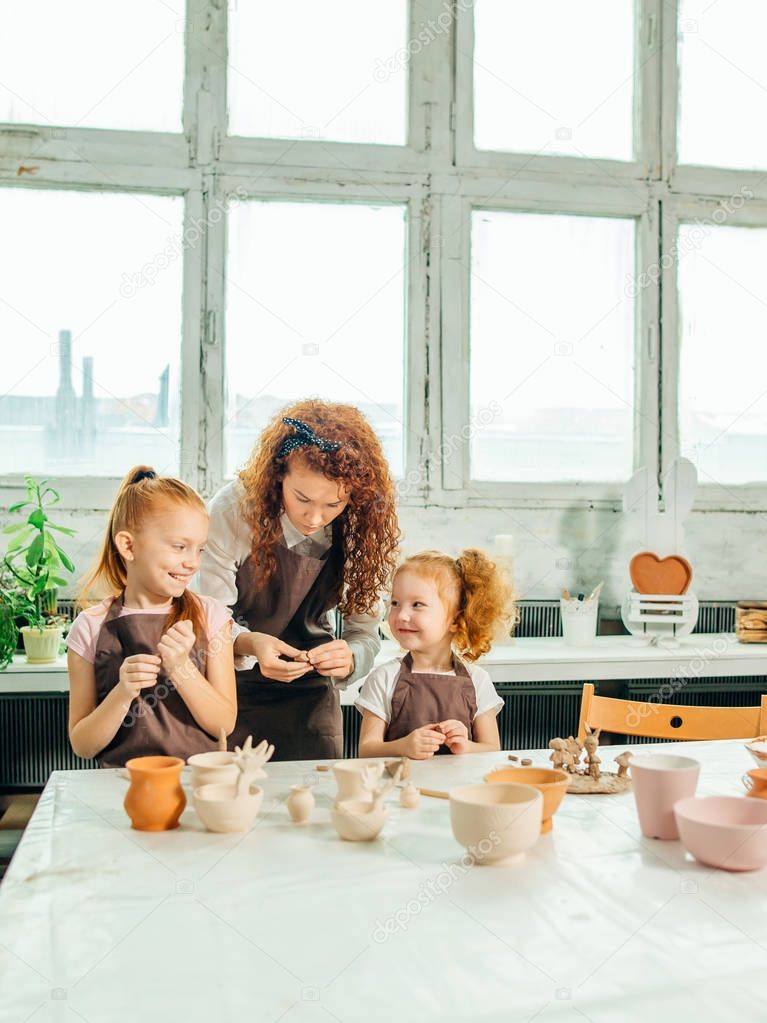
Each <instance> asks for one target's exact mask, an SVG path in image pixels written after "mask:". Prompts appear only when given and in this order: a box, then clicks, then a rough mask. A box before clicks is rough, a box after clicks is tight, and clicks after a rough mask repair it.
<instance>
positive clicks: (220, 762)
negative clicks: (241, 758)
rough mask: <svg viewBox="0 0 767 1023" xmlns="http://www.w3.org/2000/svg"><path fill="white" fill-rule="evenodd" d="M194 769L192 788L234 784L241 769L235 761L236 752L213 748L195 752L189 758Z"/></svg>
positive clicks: (189, 763)
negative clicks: (206, 751) (205, 751)
mask: <svg viewBox="0 0 767 1023" xmlns="http://www.w3.org/2000/svg"><path fill="white" fill-rule="evenodd" d="M187 765H188V766H189V767H190V768H191V769H192V778H191V783H192V788H193V789H199V788H200V787H201V786H202V785H234V783H235V782H236V781H237V776H238V775H239V773H240V771H239V768H238V767H237V765H236V764H235V762H234V753H228V752H226V750H211V751H210V752H209V753H195V754H194V756H191V757H189V758H188V760H187Z"/></svg>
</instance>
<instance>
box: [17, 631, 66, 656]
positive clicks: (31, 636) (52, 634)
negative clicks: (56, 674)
mask: <svg viewBox="0 0 767 1023" xmlns="http://www.w3.org/2000/svg"><path fill="white" fill-rule="evenodd" d="M63 634H64V629H63V628H62V626H61V625H46V626H45V628H44V629H34V628H32V626H31V625H24V626H22V628H21V635H22V638H23V640H24V650H25V651H26V655H27V663H28V664H53V663H54V661H55V660H56V658H57V657H58V656H59V646H60V645H61V637H62V636H63Z"/></svg>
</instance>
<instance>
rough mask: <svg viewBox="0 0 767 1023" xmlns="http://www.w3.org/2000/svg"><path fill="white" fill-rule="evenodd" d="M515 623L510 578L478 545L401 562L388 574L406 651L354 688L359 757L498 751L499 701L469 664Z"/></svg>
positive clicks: (398, 635)
mask: <svg viewBox="0 0 767 1023" xmlns="http://www.w3.org/2000/svg"><path fill="white" fill-rule="evenodd" d="M514 621H515V610H514V604H513V596H512V591H511V587H510V585H509V582H508V580H507V579H506V577H505V576H504V574H503V573H502V572H501V571H500V570H499V569H498V568H497V567H496V565H495V564H494V563H493V562H492V561H491V560H490V559H489V558H488V557H487V555H486V554H484V553H483V552H482V551H480V550H477V549H474V548H470V549H468V550H465V551H463V552H462V553H461V554H460V555H459V556H458V557H457V558H451V557H450V556H449V555H447V554H442V553H441V552H439V551H422V552H421V553H420V554H415V555H413V556H412V557H410V558H408V559H407V560H406V561H405V562H404V563H403V564H402V565H401V566H400V567H399V569H398V570H397V572H396V574H395V577H394V582H393V586H392V594H391V604H390V611H389V625H390V627H391V631H392V635H393V636H394V638H395V639H396V640H397V642H398V643H399V644H400V646H401V647H402V648H403V650H405V651H406V653H405V655H404V656H403V657H397V658H395V659H394V660H392V661H389V662H388V663H386V664H382V665H380V666H379V667H377V668H376V669H375V670H374V671H372V672H371V673H370V674H369V675H368V677H367V678H366V680H365V682H364V684H363V686H362V689H361V691H360V695H359V697H358V699H357V701H356V707H357V709H358V710H359V711H360V712H361V714H362V728H361V732H360V740H359V755H360V756H361V757H381V756H405V757H410V758H411V759H413V760H426V759H428V758H429V757H433V756H434V754H435V753H437V754H439V753H484V752H491V751H493V750H498V749H500V748H501V742H500V738H499V735H498V723H497V721H496V717H497V715H498V713H499V711H500V710H501V708H502V707H503V700H502V699H501V698H500V696H498V694H497V692H496V690H495V686H494V685H493V682H492V679H491V678H490V676H489V675H488V673H487V672H486V671H485V670H484V669H483V668H480V667H478V666H477V665H476V664H475V663H474V662H475V661H476V660H477V658H478V657H481V656H482V655H483V654H486V653H487V652H488V651H489V650H490V647H491V644H492V640H493V637H494V636H495V635H496V633H498V632H500V627H501V626H502V625H506V626H507V628H508V629H510V627H511V625H512V623H513V622H514ZM507 634H508V631H507Z"/></svg>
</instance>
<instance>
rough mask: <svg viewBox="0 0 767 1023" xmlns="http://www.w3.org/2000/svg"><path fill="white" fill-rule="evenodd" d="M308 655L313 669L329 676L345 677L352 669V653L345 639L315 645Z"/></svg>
mask: <svg viewBox="0 0 767 1023" xmlns="http://www.w3.org/2000/svg"><path fill="white" fill-rule="evenodd" d="M308 655H309V663H310V664H311V666H312V667H313V668H314V670H315V671H318V672H319V673H320V675H327V676H328V677H329V678H346V677H347V676H348V675H351V673H352V671H353V669H354V654H353V653H352V651H351V647H350V646H349V644H348V643H347V642H346V640H345V639H334V640H332V642H330V643H323V644H322V646H316V647H314V649H313V650H309V651H308Z"/></svg>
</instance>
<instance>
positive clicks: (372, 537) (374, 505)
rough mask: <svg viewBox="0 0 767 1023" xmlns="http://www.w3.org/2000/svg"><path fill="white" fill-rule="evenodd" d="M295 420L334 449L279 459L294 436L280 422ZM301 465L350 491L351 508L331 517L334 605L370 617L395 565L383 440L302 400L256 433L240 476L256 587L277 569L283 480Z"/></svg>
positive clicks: (353, 420)
mask: <svg viewBox="0 0 767 1023" xmlns="http://www.w3.org/2000/svg"><path fill="white" fill-rule="evenodd" d="M285 416H287V417H290V418H293V419H300V420H302V421H303V422H304V423H306V425H307V426H309V427H311V429H312V430H313V431H314V432H315V433H316V434H317V435H318V436H319V437H321V438H322V439H323V440H328V441H331V442H336V443H337V444H338V448H336V449H335V450H330V451H321V450H320V449H319V448H318V447H316V446H314V445H306V446H305V447H300V448H298V450H296V451H291V452H290V453H288V454H286V455H281V454H280V449H281V447H282V445H283V443H284V442H285V441H286V440H288V439H289V438H291V437H295V436H296V431H295V430H294V428H293V427H292V426H289V425H287V424H286V423H283V421H282V420H283V417H285ZM296 465H301V466H303V467H305V468H307V469H310V470H311V471H313V472H317V473H320V475H322V476H324V477H325V478H326V479H329V480H333V481H335V482H337V483H338V484H339V485H340V486H342V487H344V488H345V489H346V490H348V491H349V493H350V497H349V503H348V504H347V506H346V508H344V510H343V511H342V512H341V514H340V515H339V516H338V518H336V519H334V520H333V547H334V551H335V554H336V556H337V557H338V559H339V569H340V571H339V579H338V586H337V589H336V592H335V594H333V603H332V604H331V606H334V605H337V606H338V609H339V610H340V611H341V613H342V614H374V613H375V610H376V608H377V606H378V601H379V596H380V594H381V593H382V592H383V591H385V590H386V589H387V587H388V585H389V580H390V579H391V575H392V572H393V571H394V566H395V564H396V552H397V545H398V543H399V535H400V534H399V528H398V526H397V513H396V507H395V493H394V484H393V482H392V479H391V475H390V473H389V465H388V463H387V461H386V457H385V455H384V453H383V449H382V448H381V442H380V441H379V440H378V437H377V436H376V435H375V433H374V432H373V428H372V427H371V426H370V424H369V423H368V421H367V419H365V417H364V416H363V415H362V413H361V412H360V411H359V409H356V408H354V407H353V406H352V405H340V404H334V403H330V402H324V401H317V400H314V399H306V400H305V401H299V402H295V403H294V404H293V405H289V406H288V407H287V408H284V409H283V410H282V411H281V412H278V413H277V415H276V416H275V418H274V419H273V420H272V422H271V423H270V424H269V425H268V426H267V427H266V429H265V430H264V431H263V433H262V434H261V437H260V438H259V441H258V443H257V445H256V447H255V448H254V450H253V454H252V455H251V458H250V461H249V462H248V464H247V465H246V466H245V468H244V469H243V470H242V471H241V472H240V474H239V475H240V480H241V481H242V484H243V486H244V487H245V498H244V501H243V506H242V512H243V516H244V518H245V520H246V522H247V523H248V526H249V528H250V533H251V537H252V547H251V555H252V557H253V560H254V561H255V562H256V563H257V564H258V565H259V573H258V574H259V583H258V584H259V586H260V587H264V586H266V584H267V582H268V581H269V579H270V578H271V577H272V575H273V574H274V572H275V570H276V567H277V560H276V556H275V553H274V550H275V546H276V545H277V544H278V543H280V542H281V541H282V536H283V534H282V525H281V523H280V516H281V515H282V511H283V507H282V480H283V479H284V478H285V476H286V474H287V473H288V472H289V471H290V468H291V467H292V466H296Z"/></svg>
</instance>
